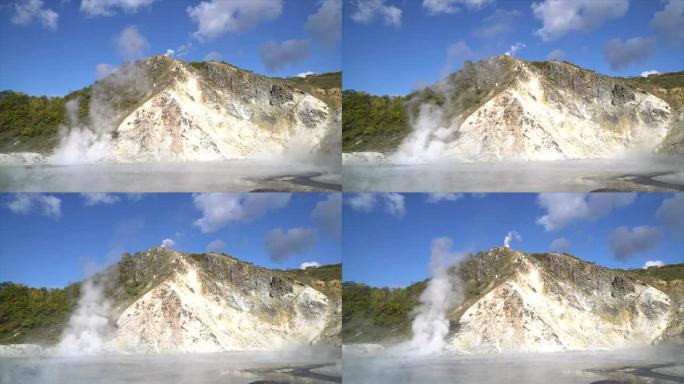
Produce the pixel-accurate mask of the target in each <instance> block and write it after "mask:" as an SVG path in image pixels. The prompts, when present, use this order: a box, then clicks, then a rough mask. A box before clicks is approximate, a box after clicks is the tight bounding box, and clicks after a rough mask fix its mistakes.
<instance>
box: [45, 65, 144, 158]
mask: <svg viewBox="0 0 684 384" xmlns="http://www.w3.org/2000/svg"><path fill="white" fill-rule="evenodd" d="M149 89H150V87H149V84H148V81H147V78H146V75H145V71H144V70H143V68H141V66H140V65H138V64H129V63H124V65H123V67H122V68H121V70H119V71H116V72H114V73H113V74H112V75H110V76H108V77H106V78H104V79H102V80H100V81H97V82H96V83H95V84H93V85H92V87H91V88H90V101H89V103H88V117H87V119H86V121H81V120H79V101H80V100H79V99H78V98H77V99H72V100H69V101H68V102H67V103H66V115H67V123H66V125H63V126H61V127H60V129H59V145H58V146H57V149H56V150H55V152H54V153H53V154H52V156H50V158H49V159H48V160H49V162H51V163H53V164H61V165H65V164H88V163H95V162H98V161H103V160H107V159H109V158H110V157H111V144H112V134H113V133H114V132H115V131H116V128H117V123H118V121H119V119H120V117H121V114H122V112H123V111H122V110H121V109H122V106H123V105H126V104H127V103H128V102H130V101H131V100H135V99H138V98H141V97H142V96H143V95H144V94H145V93H146V92H147V91H148V90H149Z"/></svg>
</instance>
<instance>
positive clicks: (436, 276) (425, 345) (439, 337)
mask: <svg viewBox="0 0 684 384" xmlns="http://www.w3.org/2000/svg"><path fill="white" fill-rule="evenodd" d="M452 245H453V242H452V241H451V239H449V238H447V237H439V238H436V239H434V240H433V241H432V255H431V257H430V275H431V277H430V281H429V282H428V284H427V287H426V288H425V290H424V291H423V293H422V294H421V295H420V298H419V300H420V304H419V305H418V307H416V309H415V313H416V317H415V318H414V320H413V324H412V325H411V329H412V331H413V338H412V339H411V341H410V342H409V345H408V348H409V350H410V351H411V352H413V353H416V354H421V355H427V354H437V353H440V352H442V351H443V350H444V346H445V338H446V336H447V334H448V333H449V320H447V317H446V315H447V311H448V310H449V309H450V308H451V307H452V306H453V305H454V304H455V303H457V302H459V301H461V300H462V297H463V291H462V288H461V282H460V280H459V279H458V277H456V276H455V275H452V274H450V273H449V269H450V268H451V267H452V266H454V265H456V264H457V263H458V262H459V261H461V260H462V259H463V255H461V254H458V253H455V252H453V251H451V247H452Z"/></svg>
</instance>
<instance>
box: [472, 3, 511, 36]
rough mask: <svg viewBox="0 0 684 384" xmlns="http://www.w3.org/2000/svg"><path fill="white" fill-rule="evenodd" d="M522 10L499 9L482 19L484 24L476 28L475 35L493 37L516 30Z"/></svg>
mask: <svg viewBox="0 0 684 384" xmlns="http://www.w3.org/2000/svg"><path fill="white" fill-rule="evenodd" d="M520 16H522V12H520V11H518V10H515V9H513V10H510V11H507V10H505V9H497V10H495V11H494V13H492V14H491V15H489V16H487V17H485V18H483V19H482V26H481V27H479V28H477V29H475V32H473V35H475V36H476V37H482V38H492V37H496V36H501V35H505V34H508V33H511V32H513V31H514V29H515V28H514V26H515V23H516V21H517V20H518V18H519V17H520Z"/></svg>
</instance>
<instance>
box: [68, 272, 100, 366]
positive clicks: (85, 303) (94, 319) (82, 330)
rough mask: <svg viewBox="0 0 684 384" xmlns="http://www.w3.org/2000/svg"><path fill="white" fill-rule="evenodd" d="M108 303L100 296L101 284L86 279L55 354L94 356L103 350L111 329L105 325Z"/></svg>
mask: <svg viewBox="0 0 684 384" xmlns="http://www.w3.org/2000/svg"><path fill="white" fill-rule="evenodd" d="M110 307H111V304H110V302H109V300H106V299H105V298H104V294H103V286H102V285H101V284H98V283H96V282H95V281H93V279H92V278H90V279H87V280H86V281H85V282H84V283H83V285H82V286H81V297H80V298H79V300H78V305H77V307H76V310H75V311H74V313H73V314H72V315H71V318H70V319H69V325H68V327H67V329H66V331H65V332H64V335H62V339H61V340H60V342H59V344H57V347H56V352H57V354H59V355H67V356H81V355H95V354H98V353H101V352H103V351H105V350H106V349H107V341H108V340H109V336H110V334H111V332H112V328H111V326H110V324H109V313H110Z"/></svg>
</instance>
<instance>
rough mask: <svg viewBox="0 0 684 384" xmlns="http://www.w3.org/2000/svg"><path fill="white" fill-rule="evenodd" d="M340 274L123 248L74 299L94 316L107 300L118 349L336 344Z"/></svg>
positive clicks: (107, 334)
mask: <svg viewBox="0 0 684 384" xmlns="http://www.w3.org/2000/svg"><path fill="white" fill-rule="evenodd" d="M340 279H341V268H340V266H339V265H337V266H323V267H319V268H311V269H307V270H305V271H300V270H287V271H278V270H268V269H265V268H261V267H257V266H255V265H253V264H250V263H245V262H242V261H239V260H237V259H235V258H233V257H231V256H228V255H225V254H215V253H209V254H185V253H182V252H177V251H173V250H169V249H165V248H153V249H149V250H147V251H144V252H140V253H136V254H135V255H133V256H131V255H124V257H123V258H122V260H121V261H120V262H119V263H117V264H115V265H114V266H112V267H110V268H108V269H107V270H105V271H104V272H102V273H100V274H98V275H96V276H95V277H94V278H93V279H92V283H93V284H92V285H93V286H94V287H96V289H98V290H99V291H101V293H98V294H91V296H90V297H91V298H94V299H92V301H93V302H92V303H87V305H84V297H86V296H85V295H87V294H86V293H84V291H86V290H88V289H91V288H85V287H84V286H82V285H81V288H80V290H81V299H80V303H79V306H80V307H88V306H91V307H93V308H97V310H94V311H92V312H95V313H93V314H87V315H86V314H83V313H81V314H80V315H81V317H88V316H90V315H93V316H95V315H96V314H97V312H100V314H101V312H103V308H105V309H106V311H104V312H105V314H104V315H103V316H104V317H106V319H107V320H106V322H107V323H108V326H107V327H103V328H102V329H99V330H97V331H98V333H100V335H99V337H102V338H103V343H104V345H106V347H105V348H106V349H114V350H119V351H136V352H173V351H178V352H208V351H221V350H267V349H276V348H280V347H288V346H296V345H308V344H315V343H326V344H336V343H339V329H340V328H341V297H340V296H341V293H340ZM91 290H92V289H91ZM100 296H101V297H100ZM98 298H99V299H98ZM85 300H86V301H87V300H88V299H85ZM3 305H7V306H8V305H9V303H6V304H3ZM70 312H71V313H72V314H73V313H76V312H78V310H76V312H74V306H72V308H71V311H70ZM74 323H75V322H74V319H73V318H72V320H71V323H70V325H69V326H68V327H67V330H66V331H64V327H65V324H62V325H61V326H62V329H61V330H57V331H58V332H60V331H61V332H63V333H65V334H69V333H71V331H70V329H69V328H73V327H74ZM86 323H87V324H89V323H88V322H86ZM37 328H38V329H35V328H33V329H22V330H21V331H17V330H15V331H14V332H13V331H12V330H7V335H4V334H3V342H5V343H18V342H33V343H41V342H42V343H45V340H38V339H36V338H31V335H30V334H33V335H41V336H44V333H45V332H42V331H41V329H39V328H40V327H39V326H37ZM90 332H91V333H94V330H90ZM22 333H27V334H22ZM81 334H82V333H81ZM63 339H64V338H63ZM53 340H54V338H53Z"/></svg>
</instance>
